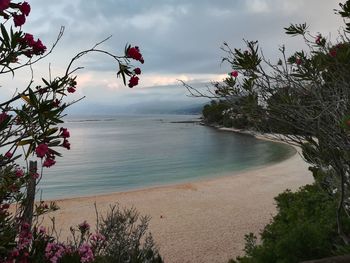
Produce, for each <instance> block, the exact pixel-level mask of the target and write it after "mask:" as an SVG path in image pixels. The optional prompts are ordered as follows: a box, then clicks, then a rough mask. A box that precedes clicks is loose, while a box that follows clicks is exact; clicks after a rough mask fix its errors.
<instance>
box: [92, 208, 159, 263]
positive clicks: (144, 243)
mask: <svg viewBox="0 0 350 263" xmlns="http://www.w3.org/2000/svg"><path fill="white" fill-rule="evenodd" d="M149 220H150V218H149V217H148V216H140V214H139V213H138V212H137V211H136V210H135V209H134V208H125V209H120V207H119V206H117V205H115V206H112V207H111V209H110V211H109V212H108V213H107V215H106V216H105V217H102V218H100V221H99V223H98V229H99V233H101V234H102V235H103V236H104V238H105V241H104V244H103V248H101V249H100V251H99V253H98V254H99V256H98V257H97V258H96V260H95V262H96V263H124V262H128V263H162V262H163V260H162V258H161V256H160V255H159V252H158V249H157V247H156V245H155V243H154V241H153V238H152V236H151V234H150V233H147V229H148V223H149Z"/></svg>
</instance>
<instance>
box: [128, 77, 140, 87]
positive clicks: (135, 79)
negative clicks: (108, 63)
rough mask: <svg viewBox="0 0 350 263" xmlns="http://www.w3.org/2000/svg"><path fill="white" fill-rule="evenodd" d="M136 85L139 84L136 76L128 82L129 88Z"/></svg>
mask: <svg viewBox="0 0 350 263" xmlns="http://www.w3.org/2000/svg"><path fill="white" fill-rule="evenodd" d="M137 84H139V78H138V77H136V76H132V77H131V78H130V80H129V85H128V86H129V88H132V87H134V86H136V85H137Z"/></svg>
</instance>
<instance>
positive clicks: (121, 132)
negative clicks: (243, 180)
mask: <svg viewBox="0 0 350 263" xmlns="http://www.w3.org/2000/svg"><path fill="white" fill-rule="evenodd" d="M198 117H199V116H186V115H182V116H179V115H158V116H155V115H152V116H150V115H144V116H134V115H130V116H93V117H88V118H87V117H75V118H70V119H68V120H67V122H66V123H64V127H67V128H68V129H69V131H70V134H71V138H70V142H71V150H70V151H68V150H65V149H63V148H62V150H61V153H63V158H57V164H56V165H55V166H53V167H51V168H46V169H45V170H44V174H43V178H42V180H41V181H40V184H39V188H40V189H41V190H40V192H39V194H40V195H42V197H43V198H44V199H54V198H66V197H74V196H86V195H94V194H102V193H109V192H117V191H126V190H131V189H137V188H145V187H152V186H159V185H166V184H171V183H181V182H189V181H195V180H201V179H205V178H212V177H215V176H222V175H227V174H228V173H233V172H239V171H242V170H246V169H250V168H254V167H258V166H262V165H266V164H269V163H274V162H278V161H281V160H283V159H286V158H288V157H290V156H291V155H292V154H293V153H294V150H293V149H292V148H291V147H289V146H287V145H284V144H278V143H273V142H268V141H262V140H256V139H254V138H253V137H251V136H247V135H240V134H236V133H233V132H224V131H218V130H216V129H214V128H210V127H205V126H201V125H198V124H194V123H183V122H181V121H188V120H193V119H198Z"/></svg>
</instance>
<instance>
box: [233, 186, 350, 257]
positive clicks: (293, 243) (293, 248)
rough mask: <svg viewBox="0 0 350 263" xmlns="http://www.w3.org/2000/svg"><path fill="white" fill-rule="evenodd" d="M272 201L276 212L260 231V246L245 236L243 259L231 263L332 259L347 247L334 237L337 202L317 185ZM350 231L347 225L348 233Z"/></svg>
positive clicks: (283, 195) (251, 235) (288, 193)
mask: <svg viewBox="0 0 350 263" xmlns="http://www.w3.org/2000/svg"><path fill="white" fill-rule="evenodd" d="M275 200H276V203H277V210H278V212H277V215H276V216H274V218H273V220H272V222H271V223H270V224H268V225H267V226H266V227H265V228H264V230H263V231H262V233H261V243H260V244H257V242H256V237H255V236H254V235H253V234H249V235H246V248H245V252H246V255H245V256H244V257H239V258H237V259H236V261H235V260H231V262H236V263H260V262H261V263H265V262H285V263H294V262H295V263H296V262H301V261H304V260H311V259H318V258H322V257H327V256H331V255H334V254H337V253H339V252H341V250H342V249H345V248H347V247H348V246H344V243H343V242H342V240H341V239H340V237H339V236H338V235H337V222H336V218H335V217H334V214H335V213H336V210H337V202H336V201H335V200H334V198H332V196H331V195H329V194H328V193H327V192H325V191H323V190H322V189H321V188H320V187H319V186H318V185H317V184H313V185H307V186H304V187H302V188H300V189H299V190H298V191H297V192H295V193H292V192H291V191H289V190H287V191H285V192H284V193H282V194H280V195H278V196H277V197H276V198H275ZM349 227H350V224H349V222H347V225H346V228H347V230H348V229H349Z"/></svg>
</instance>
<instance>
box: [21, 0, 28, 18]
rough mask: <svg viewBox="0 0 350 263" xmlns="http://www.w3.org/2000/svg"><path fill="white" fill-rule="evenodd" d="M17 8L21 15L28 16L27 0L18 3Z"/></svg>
mask: <svg viewBox="0 0 350 263" xmlns="http://www.w3.org/2000/svg"><path fill="white" fill-rule="evenodd" d="M19 10H20V11H21V12H22V14H23V15H25V16H28V15H29V13H30V5H29V4H28V3H27V2H23V4H21V5H19Z"/></svg>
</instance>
